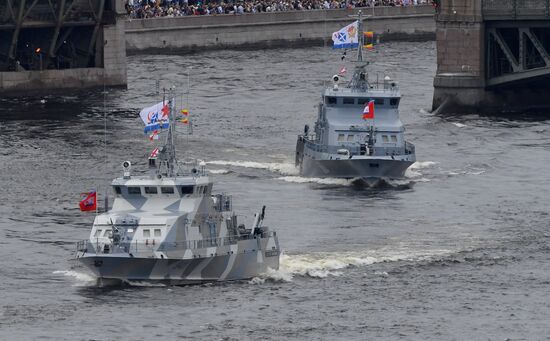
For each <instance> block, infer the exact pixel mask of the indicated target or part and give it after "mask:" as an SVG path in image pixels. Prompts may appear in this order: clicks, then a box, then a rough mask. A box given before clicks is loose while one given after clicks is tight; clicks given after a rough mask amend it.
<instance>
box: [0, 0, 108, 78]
mask: <svg viewBox="0 0 550 341" xmlns="http://www.w3.org/2000/svg"><path fill="white" fill-rule="evenodd" d="M114 1H115V0H0V71H22V70H46V69H71V68H85V67H101V66H102V63H103V58H102V51H103V46H102V45H103V44H102V41H103V39H102V30H101V26H102V25H106V24H114V23H115V21H116V15H115V13H114V11H113V9H114Z"/></svg>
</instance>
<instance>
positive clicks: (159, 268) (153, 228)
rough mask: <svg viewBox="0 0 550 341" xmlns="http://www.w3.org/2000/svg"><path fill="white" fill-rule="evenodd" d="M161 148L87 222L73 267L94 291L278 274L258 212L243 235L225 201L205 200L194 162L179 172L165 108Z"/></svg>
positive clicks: (208, 192) (206, 185) (205, 185)
mask: <svg viewBox="0 0 550 341" xmlns="http://www.w3.org/2000/svg"><path fill="white" fill-rule="evenodd" d="M168 105H169V107H170V115H169V116H170V121H169V128H168V133H167V136H166V142H165V144H164V146H163V147H162V148H159V150H158V156H157V157H156V158H149V166H150V169H151V171H150V174H148V175H140V176H136V175H133V174H132V171H131V164H130V162H129V161H125V162H124V163H123V168H124V174H123V176H122V177H120V178H117V179H114V180H113V181H112V184H111V186H112V189H113V191H114V202H113V205H112V208H111V209H110V210H109V211H107V212H105V213H102V214H99V215H97V216H96V217H95V220H94V223H93V227H92V230H91V232H90V237H89V238H88V239H87V240H84V241H81V242H79V243H78V244H77V251H76V262H77V263H78V264H80V265H84V266H85V267H86V268H87V269H89V270H90V271H91V272H92V273H93V274H94V275H95V276H96V277H97V278H98V279H99V280H100V282H102V283H111V282H115V283H116V282H121V281H161V282H165V283H169V284H190V283H199V282H205V281H223V280H238V279H247V278H252V277H255V276H258V275H259V274H261V273H264V272H266V271H267V270H268V268H271V269H278V267H279V254H280V249H279V243H278V239H277V235H276V233H275V231H271V230H270V229H269V228H268V227H267V226H263V219H264V216H265V206H264V207H263V208H262V209H261V211H260V212H258V213H257V214H256V215H255V217H254V221H253V224H252V226H251V228H246V227H245V225H244V224H243V223H241V222H240V221H239V220H238V218H237V215H236V214H235V213H234V212H233V211H232V197H231V196H229V195H226V194H223V193H222V194H213V193H212V186H213V182H212V179H211V178H210V177H209V176H208V175H207V173H206V171H205V169H204V167H203V166H201V165H199V164H197V163H196V162H191V163H188V164H186V165H182V164H180V163H178V162H177V161H176V151H175V148H174V141H173V138H174V130H173V129H174V124H173V123H174V122H173V112H174V108H173V103H172V101H170V102H169V103H168Z"/></svg>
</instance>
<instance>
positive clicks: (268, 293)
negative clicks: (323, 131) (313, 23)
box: [0, 42, 550, 340]
mask: <svg viewBox="0 0 550 341" xmlns="http://www.w3.org/2000/svg"><path fill="white" fill-rule="evenodd" d="M371 57H372V61H373V64H372V65H371V67H372V73H371V77H376V72H380V77H382V73H383V71H384V70H388V72H389V74H390V75H391V76H392V77H393V78H394V79H396V80H398V81H399V82H400V86H401V90H402V93H403V100H402V102H401V117H402V120H403V122H404V124H405V125H406V127H407V134H408V135H407V136H408V139H409V140H410V141H411V142H413V143H415V144H416V150H417V158H418V160H419V161H418V162H417V163H416V164H414V165H413V166H412V167H411V169H410V170H409V171H408V172H407V178H406V179H404V180H401V181H395V182H390V183H388V184H387V185H385V186H383V187H381V188H359V187H356V186H354V185H353V184H352V183H350V182H349V181H345V180H334V179H324V180H320V179H306V178H302V177H300V176H298V174H297V171H296V169H295V168H294V166H293V163H294V147H295V140H296V135H297V134H299V133H300V132H301V131H302V129H303V126H304V124H306V123H308V124H310V126H311V125H312V123H313V122H314V119H315V109H314V106H315V105H316V103H317V101H318V99H319V96H320V93H321V90H322V88H323V85H324V83H325V82H327V81H329V80H330V78H331V76H332V75H333V74H335V73H337V71H338V70H339V68H340V66H341V65H342V63H341V61H340V52H336V51H332V50H330V49H329V48H308V49H276V50H267V51H216V52H207V53H201V54H195V55H187V56H132V57H129V58H128V81H129V84H128V90H121V89H118V90H117V89H114V90H109V91H108V94H107V95H106V98H105V107H106V111H104V109H103V107H104V99H103V95H102V93H101V91H97V90H94V91H87V92H81V93H67V94H64V95H56V96H53V95H52V96H47V97H38V98H36V97H33V98H19V99H13V98H12V99H8V98H2V99H0V146H1V147H0V171H1V173H0V174H1V177H0V200H1V204H0V255H1V257H0V278H1V282H0V283H1V285H0V288H1V293H0V295H1V296H0V309H1V313H2V317H1V319H0V339H2V340H19V339H50V340H60V339H67V340H149V339H165V340H174V339H197V340H199V339H200V340H288V339H292V340H372V339H385V340H397V339H402V340H507V339H509V340H548V339H549V335H550V295H549V293H550V230H549V228H550V224H549V218H550V217H549V212H550V209H549V206H548V203H549V202H550V193H549V190H550V175H549V174H550V173H549V168H548V167H549V165H550V120H548V119H547V118H544V116H537V115H526V114H517V115H513V116H507V117H506V118H502V117H500V118H499V117H489V116H483V117H481V116H472V115H470V116H464V115H456V116H445V117H443V116H434V115H432V114H431V113H430V112H429V111H428V109H429V108H430V105H431V99H432V93H433V87H432V82H433V76H434V73H435V44H434V43H432V42H430V43H387V44H382V45H380V46H379V47H378V49H377V52H376V53H374V54H373V55H372V56H371ZM347 65H348V70H351V64H347ZM189 67H190V69H189ZM188 70H190V74H191V76H190V83H191V88H190V96H189V97H190V100H189V107H190V109H191V115H192V118H193V122H194V133H193V135H191V136H187V135H186V134H185V132H186V129H185V128H184V127H180V128H179V131H180V132H181V134H180V135H179V137H178V141H177V146H178V148H179V150H178V151H179V156H180V158H184V157H195V158H199V159H201V160H203V161H204V162H206V164H207V167H208V168H209V169H210V171H211V173H212V175H213V176H214V178H215V181H216V185H215V190H217V191H219V192H228V193H231V194H232V195H233V200H234V208H235V209H236V211H237V212H238V213H239V214H240V215H241V216H243V218H245V219H249V220H251V219H252V215H253V213H254V212H255V211H257V210H258V209H259V208H260V207H261V205H262V204H265V205H267V213H266V223H267V224H268V225H270V226H271V227H272V228H273V229H276V230H277V231H278V234H279V239H280V243H281V246H282V248H283V250H284V255H283V256H282V258H281V269H280V270H279V271H276V272H272V273H269V274H266V275H265V276H262V277H260V278H255V279H253V280H250V281H241V282H232V283H222V284H208V285H196V286H187V287H166V286H146V285H144V284H140V283H134V285H132V286H126V287H123V288H103V289H101V288H95V287H94V286H93V285H92V282H91V278H89V277H88V276H86V275H84V274H80V273H77V272H74V271H72V270H71V269H70V266H69V259H70V258H71V257H72V256H73V251H74V249H75V247H74V243H75V242H76V241H78V240H81V239H85V238H87V237H88V234H89V229H90V227H91V223H92V221H93V218H94V217H93V214H86V213H81V212H80V211H79V210H78V200H79V197H80V193H81V192H84V191H87V190H89V189H90V188H99V189H100V191H102V190H103V188H105V186H106V185H107V184H108V183H109V182H110V180H111V179H112V178H114V177H117V176H121V175H122V168H121V162H122V161H123V160H130V161H132V163H133V164H134V169H140V168H142V169H145V167H146V156H147V154H148V153H149V152H150V151H151V150H152V149H153V144H152V143H151V142H150V141H148V140H147V139H146V138H145V137H144V135H143V133H142V128H143V125H142V122H141V121H140V119H139V117H138V112H139V110H140V109H141V108H142V107H145V106H148V105H151V104H154V103H156V102H157V101H159V100H160V96H159V95H158V94H157V87H156V80H157V79H160V87H168V86H170V85H175V86H177V87H178V89H179V90H178V92H179V93H185V92H186V89H187V72H188ZM182 97H183V101H184V102H185V97H186V96H185V95H183V96H182V95H179V96H178V101H181V100H182ZM105 112H106V116H107V120H106V121H105V120H104V119H103V116H104V113H105ZM105 122H106V124H107V134H106V137H107V147H106V148H105V146H104V138H105V137H104V124H105Z"/></svg>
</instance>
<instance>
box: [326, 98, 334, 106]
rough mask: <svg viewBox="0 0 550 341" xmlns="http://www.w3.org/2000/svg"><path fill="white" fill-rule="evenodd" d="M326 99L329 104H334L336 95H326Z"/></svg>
mask: <svg viewBox="0 0 550 341" xmlns="http://www.w3.org/2000/svg"><path fill="white" fill-rule="evenodd" d="M326 101H327V104H328V105H334V104H336V97H326Z"/></svg>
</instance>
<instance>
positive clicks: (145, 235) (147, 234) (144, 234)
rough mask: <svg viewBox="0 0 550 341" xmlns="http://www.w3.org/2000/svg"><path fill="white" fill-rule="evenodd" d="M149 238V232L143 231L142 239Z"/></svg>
mask: <svg viewBox="0 0 550 341" xmlns="http://www.w3.org/2000/svg"><path fill="white" fill-rule="evenodd" d="M149 237H151V230H148V229H145V230H143V238H149Z"/></svg>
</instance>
